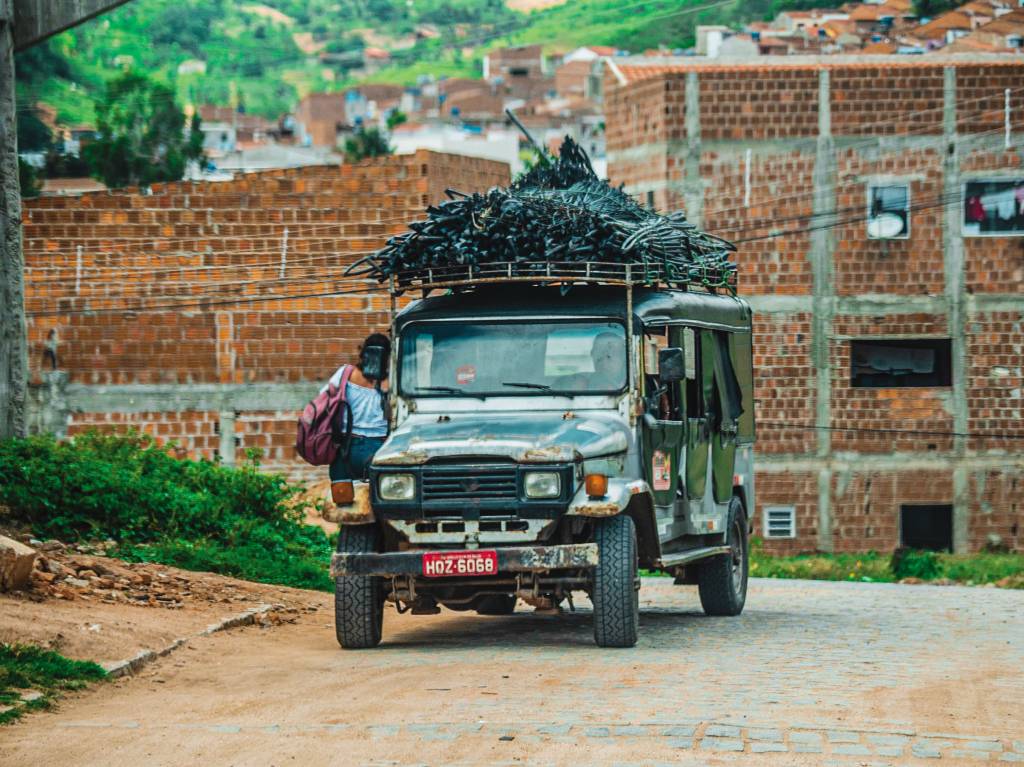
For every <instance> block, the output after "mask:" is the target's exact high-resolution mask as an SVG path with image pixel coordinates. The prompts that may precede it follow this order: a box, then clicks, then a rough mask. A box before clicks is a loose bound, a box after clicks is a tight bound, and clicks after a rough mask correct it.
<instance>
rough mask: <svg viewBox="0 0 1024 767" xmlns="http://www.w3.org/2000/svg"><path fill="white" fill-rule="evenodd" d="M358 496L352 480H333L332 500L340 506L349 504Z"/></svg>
mask: <svg viewBox="0 0 1024 767" xmlns="http://www.w3.org/2000/svg"><path fill="white" fill-rule="evenodd" d="M355 498H356V493H355V490H354V489H353V487H352V483H351V482H347V481H346V482H332V483H331V500H332V501H334V502H335V503H336V504H338V505H339V506H347V505H349V504H350V503H352V501H354V500H355Z"/></svg>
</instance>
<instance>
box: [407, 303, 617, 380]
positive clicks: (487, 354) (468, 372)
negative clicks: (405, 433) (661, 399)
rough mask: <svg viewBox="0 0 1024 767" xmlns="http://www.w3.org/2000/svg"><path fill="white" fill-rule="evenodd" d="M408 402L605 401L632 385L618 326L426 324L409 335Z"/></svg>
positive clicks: (593, 323)
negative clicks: (546, 396) (494, 398)
mask: <svg viewBox="0 0 1024 767" xmlns="http://www.w3.org/2000/svg"><path fill="white" fill-rule="evenodd" d="M400 354H401V357H400V359H399V363H398V364H399V383H400V388H401V392H402V394H403V395H405V396H414V397H429V396H440V397H444V396H453V395H454V396H470V397H473V396H484V395H502V396H506V395H516V394H520V395H522V394H538V393H541V392H549V393H555V394H602V393H605V394H607V393H615V392H619V391H621V390H622V389H623V387H624V386H625V385H626V329H625V327H624V326H623V325H622V324H621V323H618V322H611V321H609V322H601V321H587V322H466V323H456V322H429V323H428V322H424V323H415V324H410V325H408V326H407V327H406V328H405V330H404V331H403V332H402V340H401V347H400Z"/></svg>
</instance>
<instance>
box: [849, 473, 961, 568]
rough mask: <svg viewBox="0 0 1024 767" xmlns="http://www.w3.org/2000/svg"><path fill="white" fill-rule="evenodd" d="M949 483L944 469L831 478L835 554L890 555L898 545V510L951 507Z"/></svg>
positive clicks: (951, 480)
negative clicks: (913, 506)
mask: <svg viewBox="0 0 1024 767" xmlns="http://www.w3.org/2000/svg"><path fill="white" fill-rule="evenodd" d="M952 498H953V479H952V476H951V475H950V473H949V472H946V471H920V470H908V471H871V472H869V471H848V472H840V473H837V474H836V475H835V476H834V477H833V479H832V515H833V541H834V543H833V545H834V547H835V550H836V551H891V550H892V549H894V548H896V547H897V546H898V545H899V540H900V539H899V524H900V518H899V509H900V506H901V505H904V504H906V505H911V504H949V503H950V500H951V499H952Z"/></svg>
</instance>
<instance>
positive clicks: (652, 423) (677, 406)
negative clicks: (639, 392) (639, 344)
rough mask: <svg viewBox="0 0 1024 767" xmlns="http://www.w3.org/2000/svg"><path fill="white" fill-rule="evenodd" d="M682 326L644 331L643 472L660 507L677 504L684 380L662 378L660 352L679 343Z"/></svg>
mask: <svg viewBox="0 0 1024 767" xmlns="http://www.w3.org/2000/svg"><path fill="white" fill-rule="evenodd" d="M678 334H679V329H678V328H672V329H671V330H668V329H666V328H649V329H647V330H646V331H645V333H644V401H645V413H644V418H643V424H644V427H643V440H644V474H645V475H646V477H647V482H648V484H649V485H650V486H651V490H652V491H653V493H654V502H655V503H656V504H657V505H658V506H669V505H672V504H674V503H675V499H676V493H677V491H678V489H679V461H680V458H681V453H682V442H683V407H682V382H681V381H672V382H668V383H664V382H662V381H660V380H659V374H660V371H659V369H658V352H659V350H661V349H664V348H666V347H667V346H676V345H677V344H675V343H673V340H678Z"/></svg>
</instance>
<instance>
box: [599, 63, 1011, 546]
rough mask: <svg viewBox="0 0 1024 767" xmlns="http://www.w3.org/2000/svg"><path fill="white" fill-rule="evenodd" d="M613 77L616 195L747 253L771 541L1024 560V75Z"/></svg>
mask: <svg viewBox="0 0 1024 767" xmlns="http://www.w3.org/2000/svg"><path fill="white" fill-rule="evenodd" d="M609 62H610V63H607V64H606V66H605V69H604V72H603V82H604V102H605V111H606V123H607V146H608V171H609V177H610V180H611V181H613V182H614V183H617V184H618V183H622V184H625V188H626V190H627V191H628V192H629V193H631V194H633V195H635V196H636V197H637V198H638V199H640V200H641V201H644V202H646V203H648V204H650V205H652V206H655V207H656V208H657V209H659V210H676V209H684V210H685V211H686V212H687V214H688V215H689V217H690V218H691V219H692V220H695V221H696V222H697V223H699V224H700V225H702V226H703V227H704V228H706V229H707V230H709V231H711V232H715V233H717V234H720V235H722V236H723V237H726V238H727V239H731V240H733V241H735V242H737V243H739V245H740V250H739V254H738V260H739V264H740V288H741V292H742V293H743V294H744V295H745V296H746V297H747V298H748V300H749V301H750V302H751V304H752V305H753V308H754V311H755V347H754V348H755V364H756V368H757V393H756V397H757V412H758V419H759V426H758V429H759V432H758V443H757V445H758V447H757V452H758V472H757V498H758V502H757V510H756V517H757V519H756V524H757V527H758V530H759V531H760V532H762V534H764V535H765V540H766V547H767V548H768V549H769V550H771V551H776V552H792V551H807V550H814V549H821V550H834V551H863V550H876V551H888V550H892V549H893V548H895V547H896V546H898V545H900V544H901V542H902V543H905V544H909V545H916V546H925V547H936V548H944V547H950V546H951V547H952V548H954V549H955V550H957V551H969V550H978V549H980V548H983V547H985V546H1008V547H1010V548H1013V549H1017V550H1020V549H1021V548H1024V534H1022V531H1021V529H1020V527H1021V523H1022V522H1024V510H1022V503H1021V500H1020V494H1021V491H1022V490H1024V419H1022V416H1024V399H1022V386H1024V378H1022V364H1024V363H1022V357H1021V355H1022V351H1024V61H1022V60H1021V59H1020V57H998V56H987V57H986V56H968V57H962V56H961V57H941V56H934V55H929V56H923V57H908V56H893V57H878V56H873V57H862V58H856V57H845V56H833V57H826V58H821V59H810V58H787V59H785V60H772V61H771V62H770V63H761V61H755V62H750V63H742V64H723V63H722V62H721V61H707V60H699V59H650V58H646V59H626V60H621V59H616V60H614V61H612V60H609Z"/></svg>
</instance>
